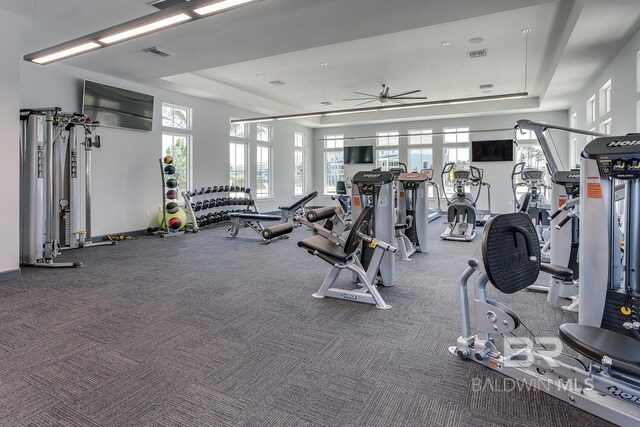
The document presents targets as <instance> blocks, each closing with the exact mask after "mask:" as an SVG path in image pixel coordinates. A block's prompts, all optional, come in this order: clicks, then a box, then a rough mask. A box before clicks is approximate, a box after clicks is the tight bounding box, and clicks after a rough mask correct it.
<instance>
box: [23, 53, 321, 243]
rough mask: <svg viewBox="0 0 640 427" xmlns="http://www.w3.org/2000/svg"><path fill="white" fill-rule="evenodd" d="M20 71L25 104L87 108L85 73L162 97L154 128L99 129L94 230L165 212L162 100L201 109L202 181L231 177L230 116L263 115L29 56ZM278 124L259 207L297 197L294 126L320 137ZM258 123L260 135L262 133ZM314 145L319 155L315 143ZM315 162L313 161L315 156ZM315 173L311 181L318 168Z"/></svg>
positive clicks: (196, 115) (143, 221)
mask: <svg viewBox="0 0 640 427" xmlns="http://www.w3.org/2000/svg"><path fill="white" fill-rule="evenodd" d="M20 72H21V76H22V78H21V81H20V105H21V107H22V108H39V107H52V106H60V107H62V108H63V110H64V111H70V112H71V111H80V110H81V108H82V107H81V102H82V81H83V80H84V79H90V80H94V81H97V82H100V83H106V84H110V85H114V86H118V87H122V88H125V89H130V90H134V91H138V92H143V93H148V94H151V95H154V96H155V106H154V122H153V130H152V131H151V132H140V131H131V130H124V129H115V128H106V127H105V128H101V129H100V131H99V134H100V135H101V138H102V147H103V148H102V149H101V150H96V151H94V154H93V171H92V184H93V187H92V190H93V194H92V212H93V214H92V224H93V229H92V232H93V234H94V235H105V234H111V233H119V232H128V231H134V230H141V229H144V228H146V227H147V226H148V225H149V224H150V221H151V218H150V217H147V211H150V213H151V217H155V215H156V214H157V212H158V209H159V207H160V205H161V198H160V197H161V188H160V186H161V184H160V179H159V171H158V158H159V157H160V156H161V134H162V128H161V126H160V125H161V123H162V121H161V104H162V102H169V103H172V104H176V105H180V106H185V107H190V108H192V109H193V163H192V167H193V169H192V170H193V172H192V173H193V185H194V187H195V188H200V187H203V186H205V187H206V186H213V185H220V184H228V183H229V140H230V139H229V119H230V118H231V117H247V116H255V115H256V114H255V113H252V112H248V111H241V110H238V109H235V108H232V107H228V106H225V105H221V104H217V103H214V102H210V101H207V100H204V99H201V98H196V97H191V96H185V95H181V94H178V93H175V92H171V91H167V90H162V89H158V88H154V87H150V86H145V85H142V84H139V83H134V82H129V81H125V80H121V79H115V78H112V77H109V76H106V75H101V74H97V73H93V72H88V71H85V70H80V69H77V68H73V67H69V66H65V65H62V64H53V65H49V66H46V67H43V66H39V65H35V64H31V63H27V62H24V61H21V64H20ZM270 124H271V123H270ZM253 126H254V127H255V125H253ZM272 127H273V135H274V139H273V143H272V145H273V163H274V164H273V169H274V171H273V182H274V198H273V199H269V200H264V201H259V202H258V204H257V206H258V208H259V209H260V211H264V212H266V211H271V210H275V209H277V206H279V205H283V204H290V203H291V202H292V201H293V194H294V180H293V174H294V170H293V153H294V151H293V144H294V143H293V138H294V131H298V132H303V133H305V134H306V135H307V140H308V141H311V140H312V131H311V129H309V128H306V127H304V126H300V125H296V124H295V123H285V122H276V123H273V124H272ZM253 130H254V131H253V132H252V135H255V129H253ZM250 147H251V148H250V158H251V159H255V152H256V149H255V142H250ZM308 151H309V156H311V155H312V153H311V150H308ZM308 164H309V165H311V158H309V159H308ZM309 169H310V168H309ZM254 172H255V168H254ZM308 174H309V178H308V181H309V182H311V170H309V171H308ZM249 182H250V185H251V187H252V188H255V173H251V174H250V181H249Z"/></svg>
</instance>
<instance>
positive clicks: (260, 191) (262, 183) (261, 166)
mask: <svg viewBox="0 0 640 427" xmlns="http://www.w3.org/2000/svg"><path fill="white" fill-rule="evenodd" d="M271 189H272V188H271V147H268V146H266V145H258V147H257V153H256V198H257V199H264V198H267V197H272V195H273V194H272V191H271Z"/></svg>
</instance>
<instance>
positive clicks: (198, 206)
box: [193, 202, 202, 212]
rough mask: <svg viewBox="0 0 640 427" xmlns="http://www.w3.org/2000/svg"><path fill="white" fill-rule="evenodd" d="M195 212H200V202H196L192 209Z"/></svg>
mask: <svg viewBox="0 0 640 427" xmlns="http://www.w3.org/2000/svg"><path fill="white" fill-rule="evenodd" d="M193 210H194V211H195V212H198V211H200V210H202V202H197V203H196V206H195V207H194V208H193Z"/></svg>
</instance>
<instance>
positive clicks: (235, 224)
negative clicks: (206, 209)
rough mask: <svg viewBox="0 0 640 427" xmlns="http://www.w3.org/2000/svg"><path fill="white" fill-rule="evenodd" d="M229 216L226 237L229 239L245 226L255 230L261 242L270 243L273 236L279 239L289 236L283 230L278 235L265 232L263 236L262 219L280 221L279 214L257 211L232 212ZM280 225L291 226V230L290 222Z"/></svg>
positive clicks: (291, 226)
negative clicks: (229, 225)
mask: <svg viewBox="0 0 640 427" xmlns="http://www.w3.org/2000/svg"><path fill="white" fill-rule="evenodd" d="M229 218H230V219H231V228H230V229H229V236H227V237H229V238H230V239H231V238H234V237H236V236H238V232H239V231H240V229H241V228H246V227H249V228H251V229H252V230H253V231H255V232H256V233H258V234H259V235H260V238H261V240H260V243H261V244H267V243H270V242H271V240H273V239H275V238H280V239H288V238H289V236H287V234H286V233H284V232H282V233H279V234H278V235H273V234H271V235H270V234H269V233H267V234H266V236H265V233H264V230H265V228H264V226H263V225H262V221H281V220H282V217H281V216H280V215H270V214H261V213H257V212H256V213H240V212H234V213H230V214H229ZM282 226H286V228H291V230H293V225H291V224H282ZM277 227H280V226H277Z"/></svg>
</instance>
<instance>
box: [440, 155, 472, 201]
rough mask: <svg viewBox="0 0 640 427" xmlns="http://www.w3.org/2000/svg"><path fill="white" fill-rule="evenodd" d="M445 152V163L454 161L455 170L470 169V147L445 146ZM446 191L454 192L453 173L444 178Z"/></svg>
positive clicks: (448, 192)
mask: <svg viewBox="0 0 640 427" xmlns="http://www.w3.org/2000/svg"><path fill="white" fill-rule="evenodd" d="M442 152H443V159H442V160H443V161H444V164H447V163H450V162H453V163H455V166H454V167H453V170H469V166H471V161H470V160H471V156H470V152H471V150H470V147H469V146H466V147H444V148H443V149H442ZM444 191H446V193H447V195H452V194H453V192H454V189H453V174H450V176H449V177H445V179H444Z"/></svg>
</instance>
